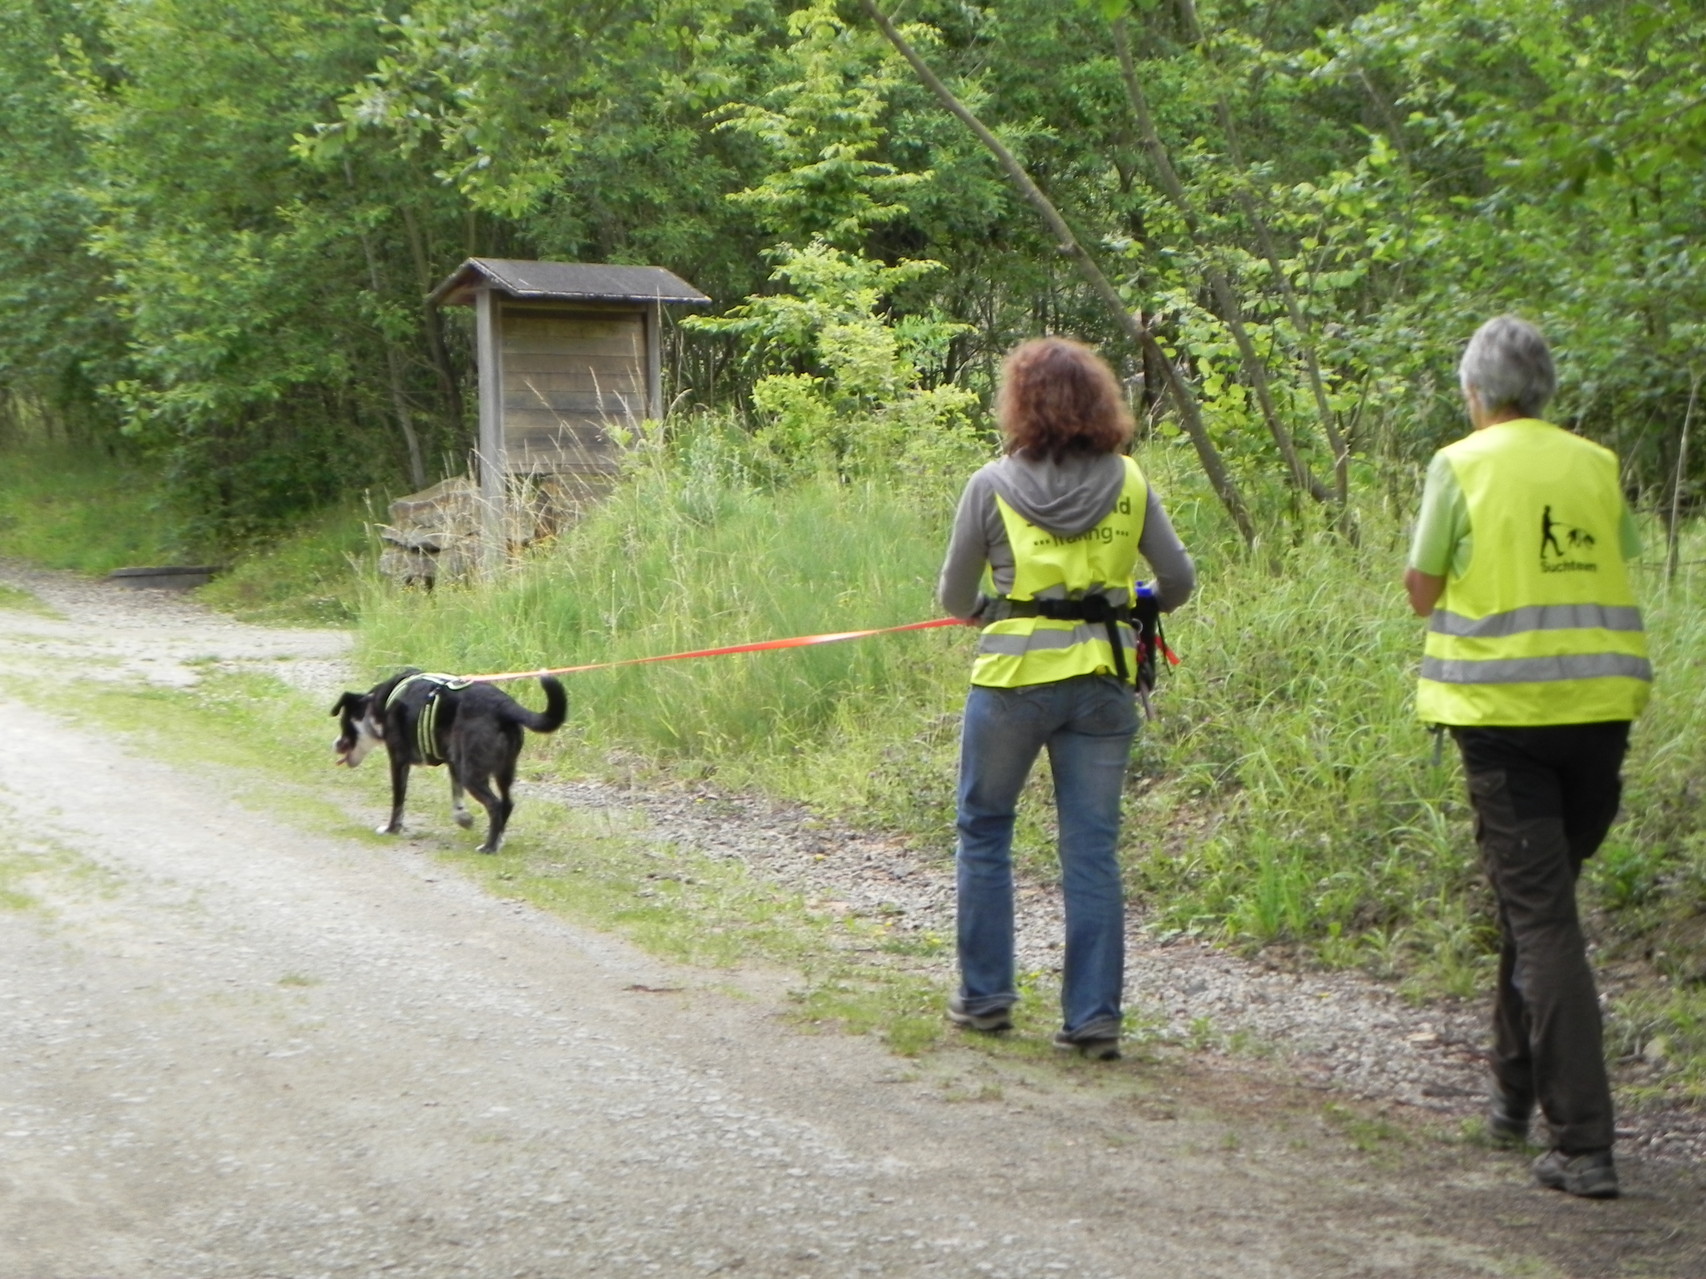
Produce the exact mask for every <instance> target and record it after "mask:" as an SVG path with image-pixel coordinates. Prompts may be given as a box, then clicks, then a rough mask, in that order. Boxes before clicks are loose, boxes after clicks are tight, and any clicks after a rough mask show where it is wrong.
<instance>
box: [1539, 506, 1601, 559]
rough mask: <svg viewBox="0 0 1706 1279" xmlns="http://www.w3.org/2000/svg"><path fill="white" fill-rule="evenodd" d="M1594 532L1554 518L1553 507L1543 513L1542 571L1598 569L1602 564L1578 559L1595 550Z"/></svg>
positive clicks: (1541, 523) (1541, 531)
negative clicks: (1573, 526)
mask: <svg viewBox="0 0 1706 1279" xmlns="http://www.w3.org/2000/svg"><path fill="white" fill-rule="evenodd" d="M1594 545H1595V539H1594V535H1593V534H1592V533H1590V532H1588V531H1587V530H1586V529H1581V528H1572V527H1571V526H1570V525H1568V524H1562V523H1560V522H1559V521H1557V520H1555V519H1553V518H1552V508H1551V507H1550V506H1548V507H1546V508H1545V510H1543V511H1541V513H1540V571H1541V572H1542V573H1597V572H1599V565H1598V564H1595V563H1594V562H1593V561H1592V560H1585V559H1578V558H1576V557H1577V556H1580V555H1591V554H1593V548H1594Z"/></svg>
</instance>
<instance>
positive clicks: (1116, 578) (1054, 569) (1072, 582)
mask: <svg viewBox="0 0 1706 1279" xmlns="http://www.w3.org/2000/svg"><path fill="white" fill-rule="evenodd" d="M1122 461H1124V463H1125V484H1124V485H1123V486H1122V488H1121V490H1120V495H1119V497H1118V499H1116V500H1115V502H1114V506H1113V509H1112V510H1111V511H1109V512H1108V514H1107V515H1105V516H1104V517H1103V518H1102V520H1101V522H1100V523H1099V524H1097V525H1096V526H1095V527H1094V528H1091V529H1088V530H1086V531H1085V532H1083V533H1080V534H1078V535H1077V536H1075V537H1062V536H1061V535H1059V534H1058V533H1051V532H1049V531H1048V530H1047V529H1045V528H1041V527H1039V526H1037V525H1035V524H1032V523H1031V522H1030V521H1029V520H1027V519H1025V518H1024V517H1023V516H1021V515H1020V514H1019V513H1018V512H1017V511H1015V510H1014V509H1013V508H1012V507H1011V506H1010V505H1008V503H1007V501H1006V499H1004V498H1003V497H1001V495H1000V494H997V495H996V497H995V505H996V508H997V509H998V510H999V511H1000V512H1001V522H1002V524H1003V525H1004V526H1005V527H1006V529H1007V540H1008V542H1010V543H1011V544H1012V547H1013V590H1012V593H1011V594H1010V595H1008V596H1006V597H1005V599H1006V600H1008V601H1013V602H1016V603H1025V602H1030V601H1034V600H1079V599H1084V598H1085V597H1087V596H1090V595H1101V596H1103V597H1104V598H1105V599H1106V600H1107V601H1108V603H1109V604H1111V605H1114V606H1116V607H1120V606H1129V605H1130V603H1131V592H1132V585H1133V582H1134V580H1135V577H1136V569H1137V544H1138V542H1139V541H1141V540H1142V538H1143V516H1144V512H1145V510H1146V509H1147V507H1148V502H1149V485H1148V484H1147V483H1146V482H1145V480H1144V478H1143V472H1142V471H1140V470H1138V469H1137V463H1136V462H1134V461H1132V460H1131V459H1130V458H1129V457H1128V458H1123V459H1122ZM994 612H995V614H996V616H997V617H998V619H999V620H997V621H994V622H991V623H990V624H989V625H988V626H986V627H984V629H983V636H982V638H981V640H980V641H979V643H978V651H977V660H976V661H975V662H974V663H973V665H972V672H971V682H972V683H973V684H982V685H984V686H986V687H991V688H1018V687H1021V686H1022V685H1025V684H1051V683H1054V682H1055V681H1056V680H1063V679H1071V678H1072V677H1073V676H1076V675H1112V674H1114V673H1115V669H1116V668H1115V665H1114V650H1113V645H1112V643H1111V642H1110V640H1109V637H1108V627H1107V625H1106V624H1105V623H1102V622H1089V621H1077V620H1070V619H1059V618H1048V617H1006V616H1001V614H1002V613H1003V609H1002V605H1001V603H999V602H998V603H997V604H996V605H995V608H994ZM1115 630H1116V632H1117V633H1118V635H1119V637H1120V642H1121V644H1122V646H1123V647H1124V648H1125V650H1126V663H1125V666H1126V671H1127V673H1128V674H1129V675H1131V676H1132V678H1134V679H1135V677H1136V671H1137V640H1136V638H1135V636H1134V635H1133V633H1132V629H1131V627H1130V626H1129V625H1128V624H1126V623H1125V622H1117V623H1116V624H1115Z"/></svg>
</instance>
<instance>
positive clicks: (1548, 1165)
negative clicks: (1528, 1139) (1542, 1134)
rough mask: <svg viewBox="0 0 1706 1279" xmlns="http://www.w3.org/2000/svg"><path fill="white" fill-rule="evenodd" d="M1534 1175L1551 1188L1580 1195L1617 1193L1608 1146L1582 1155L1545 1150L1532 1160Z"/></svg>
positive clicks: (1604, 1196)
mask: <svg viewBox="0 0 1706 1279" xmlns="http://www.w3.org/2000/svg"><path fill="white" fill-rule="evenodd" d="M1534 1179H1535V1180H1536V1181H1538V1182H1539V1183H1540V1184H1541V1185H1543V1186H1546V1187H1547V1188H1549V1189H1551V1190H1562V1191H1564V1192H1565V1193H1566V1194H1572V1195H1580V1196H1581V1197H1582V1198H1583V1199H1615V1198H1617V1195H1618V1189H1617V1168H1616V1165H1614V1164H1613V1163H1612V1162H1611V1152H1610V1151H1609V1150H1594V1151H1590V1152H1589V1153H1587V1154H1585V1155H1571V1154H1566V1153H1565V1152H1564V1151H1562V1150H1548V1151H1547V1152H1546V1153H1545V1154H1543V1155H1541V1156H1540V1158H1538V1159H1536V1160H1535V1161H1534Z"/></svg>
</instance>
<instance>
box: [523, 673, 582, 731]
mask: <svg viewBox="0 0 1706 1279" xmlns="http://www.w3.org/2000/svg"><path fill="white" fill-rule="evenodd" d="M539 683H540V685H541V686H542V687H543V688H544V689H545V709H544V710H542V711H530V710H528V709H527V707H525V706H522V705H520V704H516V706H515V708H514V710H512V711H511V712H510V718H511V719H513V720H515V722H516V723H517V724H520V725H522V726H523V727H525V728H531V729H532V730H533V731H534V732H535V733H554V732H556V731H557V730H558V729H559V728H561V727H562V726H563V721H564V720H565V719H567V718H568V716H569V695H568V694H567V693H565V692H564V691H563V681H562V680H560V679H557V678H556V677H555V676H552V675H546V676H542V677H541V678H540V680H539Z"/></svg>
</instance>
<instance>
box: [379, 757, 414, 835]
mask: <svg viewBox="0 0 1706 1279" xmlns="http://www.w3.org/2000/svg"><path fill="white" fill-rule="evenodd" d="M385 745H386V747H387V748H389V752H390V755H391V820H390V821H389V822H388V823H386V824H385V825H384V826H381V827H380V828H379V833H380V834H381V835H401V834H402V833H403V801H404V799H406V798H407V797H408V794H409V748H408V746H407V745H404V746H403V747H402V749H401V750H399V749H398V748H397V746H396V745H395V744H394V743H393V741H392V739H391V738H390V737H389V736H388V737H387V738H386V739H385Z"/></svg>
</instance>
